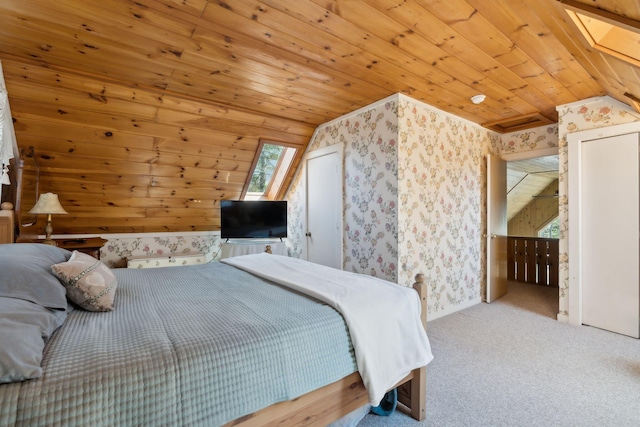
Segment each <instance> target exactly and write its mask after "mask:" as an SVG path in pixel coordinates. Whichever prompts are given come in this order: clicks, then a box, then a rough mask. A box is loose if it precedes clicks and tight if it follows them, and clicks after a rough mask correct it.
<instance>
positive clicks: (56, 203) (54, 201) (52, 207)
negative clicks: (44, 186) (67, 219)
mask: <svg viewBox="0 0 640 427" xmlns="http://www.w3.org/2000/svg"><path fill="white" fill-rule="evenodd" d="M29 213H31V214H50V215H55V214H66V213H67V211H65V210H64V208H63V207H62V205H61V204H60V200H58V195H57V194H53V193H45V194H41V195H40V198H39V199H38V202H37V203H36V204H35V206H34V207H33V208H31V210H30V211H29Z"/></svg>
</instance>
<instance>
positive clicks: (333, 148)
mask: <svg viewBox="0 0 640 427" xmlns="http://www.w3.org/2000/svg"><path fill="white" fill-rule="evenodd" d="M343 151H344V148H343V146H342V144H333V145H329V146H327V147H323V148H319V149H317V150H313V151H310V152H308V153H307V154H305V156H304V159H303V160H302V162H303V163H302V164H303V165H304V170H303V171H302V172H303V173H302V180H303V183H302V188H303V189H304V190H303V193H304V194H303V200H304V215H303V217H304V218H303V233H306V232H307V230H308V220H307V215H308V212H307V193H308V191H307V161H309V160H311V159H314V158H316V157H321V156H326V155H329V154H333V153H337V154H338V158H339V159H340V161H339V162H338V175H339V176H340V194H341V197H340V201H339V210H340V219H339V226H340V259H341V260H342V268H344V253H343V252H344V249H343V246H344V245H343V244H342V243H343V242H344V175H343V169H344V167H343V162H344V156H343V154H342V153H343ZM308 242H309V239H307V238H306V237H305V238H304V244H303V245H302V254H301V255H302V259H305V260H308V250H307V245H308Z"/></svg>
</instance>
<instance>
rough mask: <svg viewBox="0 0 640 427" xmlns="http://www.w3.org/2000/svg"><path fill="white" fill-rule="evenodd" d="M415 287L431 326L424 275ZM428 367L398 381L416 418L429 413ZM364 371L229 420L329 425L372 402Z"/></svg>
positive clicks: (400, 395) (404, 401)
mask: <svg viewBox="0 0 640 427" xmlns="http://www.w3.org/2000/svg"><path fill="white" fill-rule="evenodd" d="M415 280H416V283H414V285H413V288H414V289H415V290H416V291H417V292H418V295H419V296H420V301H421V306H422V311H421V313H422V314H421V316H422V319H421V320H422V324H423V326H424V329H425V331H426V330H427V285H426V284H425V283H424V275H423V274H417V275H416V279H415ZM426 372H427V371H426V367H422V368H418V369H415V370H413V371H412V372H411V373H410V374H409V375H407V376H406V377H405V378H404V379H403V380H402V381H400V382H399V383H398V385H397V387H398V401H399V402H400V403H401V404H402V405H403V406H405V407H406V410H407V411H408V412H409V414H410V415H411V416H412V417H413V418H415V419H416V420H423V419H424V418H425V416H426V413H425V410H426V409H425V407H426V383H427V374H426ZM368 401H369V399H368V394H367V390H366V389H365V387H364V384H363V383H362V378H361V377H360V374H358V373H357V372H354V373H353V374H351V375H348V376H346V377H344V378H342V379H341V380H339V381H336V382H335V383H332V384H329V385H327V386H325V387H322V388H319V389H317V390H314V391H312V392H310V393H307V394H305V395H303V396H300V397H299V398H297V399H293V400H289V401H286V402H280V403H276V404H275V405H271V406H269V407H267V408H264V409H261V410H259V411H257V412H254V413H252V414H248V415H245V416H243V417H240V418H238V419H236V420H234V421H231V422H229V423H227V424H225V427H231V426H242V427H249V426H294V425H295V426H316V425H317V426H326V425H327V424H329V423H331V422H333V421H336V420H338V419H340V418H342V417H344V416H345V415H347V414H349V413H350V412H351V411H354V410H356V409H358V408H360V407H361V406H364V405H366V404H367V403H368Z"/></svg>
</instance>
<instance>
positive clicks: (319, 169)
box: [305, 146, 342, 269]
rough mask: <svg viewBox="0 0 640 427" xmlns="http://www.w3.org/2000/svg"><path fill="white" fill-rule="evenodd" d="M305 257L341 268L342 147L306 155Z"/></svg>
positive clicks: (328, 148)
mask: <svg viewBox="0 0 640 427" xmlns="http://www.w3.org/2000/svg"><path fill="white" fill-rule="evenodd" d="M305 170H306V181H307V188H306V197H307V230H306V236H307V237H306V239H307V245H306V249H307V260H308V261H311V262H315V263H317V264H323V265H327V266H329V267H334V268H339V269H342V150H341V146H340V147H334V146H332V147H327V148H326V149H321V150H317V151H314V152H311V153H309V155H308V156H307V159H306V168H305Z"/></svg>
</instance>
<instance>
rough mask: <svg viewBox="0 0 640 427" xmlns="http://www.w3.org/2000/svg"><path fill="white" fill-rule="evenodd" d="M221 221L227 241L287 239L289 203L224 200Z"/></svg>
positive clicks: (221, 233)
mask: <svg viewBox="0 0 640 427" xmlns="http://www.w3.org/2000/svg"><path fill="white" fill-rule="evenodd" d="M220 221H221V224H220V237H222V238H223V239H256V238H282V237H287V202H286V201H284V200H282V201H271V200H242V201H238V200H222V201H221V202H220Z"/></svg>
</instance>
